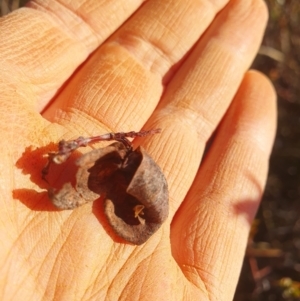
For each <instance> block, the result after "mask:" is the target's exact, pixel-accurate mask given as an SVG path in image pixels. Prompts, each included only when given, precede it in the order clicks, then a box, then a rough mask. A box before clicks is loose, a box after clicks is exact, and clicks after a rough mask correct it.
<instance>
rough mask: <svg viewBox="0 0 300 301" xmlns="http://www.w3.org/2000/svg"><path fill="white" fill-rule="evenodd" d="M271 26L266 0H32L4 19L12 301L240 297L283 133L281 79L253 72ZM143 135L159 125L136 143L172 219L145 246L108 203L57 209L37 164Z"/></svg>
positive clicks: (2, 226) (4, 279) (0, 263)
mask: <svg viewBox="0 0 300 301" xmlns="http://www.w3.org/2000/svg"><path fill="white" fill-rule="evenodd" d="M266 19H267V13H266V8H265V6H264V3H263V2H262V1H260V0H252V1H239V0H232V1H228V0H227V1H226V0H210V1H207V0H188V1H187V0H179V1H178V0H166V1H161V0H148V1H142V0H126V1H125V0H118V1H116V0H109V1H93V0H81V1H80V0H77V1H66V0H61V1H54V0H47V1H45V0H36V1H32V2H29V3H28V5H27V7H26V8H22V9H19V10H17V11H15V12H14V13H11V14H10V15H7V16H6V17H3V18H1V19H0V41H1V45H0V86H1V95H0V110H1V119H0V131H1V132H0V133H1V138H2V139H1V143H0V148H1V156H0V166H1V181H0V193H1V200H0V202H1V211H0V237H1V239H0V242H1V247H0V275H1V281H0V295H1V300H23V301H26V300H230V299H232V296H233V294H234V291H235V287H236V283H237V279H238V276H239V272H240V268H241V263H242V260H243V254H244V251H245V247H246V243H247V235H248V231H249V228H250V225H251V221H252V219H253V217H254V214H255V212H256V209H257V207H258V205H259V201H260V198H261V195H262V192H263V189H264V185H265V180H266V174H267V170H268V158H269V154H270V150H271V147H272V143H273V138H274V132H275V115H276V114H275V95H274V91H273V88H272V86H271V85H270V84H269V82H268V80H267V79H266V78H265V77H264V76H262V75H261V74H259V73H257V72H254V71H247V69H248V68H249V66H250V65H251V62H252V60H253V58H254V56H255V54H256V52H257V50H258V47H259V44H260V42H261V38H262V34H263V31H264V26H265V23H266ZM141 128H144V129H151V128H161V129H162V132H161V134H158V135H154V136H151V137H146V138H140V139H135V141H134V145H135V146H137V145H139V144H140V145H142V146H143V147H144V148H145V149H146V150H147V152H148V153H149V154H151V156H152V157H153V158H154V159H155V161H156V162H157V164H158V165H159V166H160V167H161V169H162V170H163V172H164V174H165V176H166V178H167V181H168V185H169V196H170V197H169V203H170V212H169V218H168V220H167V221H166V222H165V223H164V224H163V226H162V227H161V228H160V229H159V231H158V232H156V233H155V234H154V235H153V236H152V237H151V238H150V239H149V240H148V241H147V242H146V243H145V244H143V245H141V246H134V245H132V244H127V243H124V242H123V241H121V240H120V239H119V238H118V237H116V236H115V235H114V233H113V232H112V230H111V229H110V227H109V226H108V225H107V222H106V220H105V217H104V215H103V209H102V203H101V200H98V201H96V202H94V203H89V204H87V205H84V206H82V207H79V208H77V209H75V210H71V211H68V210H66V211H59V210H56V209H55V208H54V206H53V205H52V204H51V202H50V201H49V199H48V197H47V193H46V189H47V183H46V182H44V181H43V180H42V179H41V170H42V168H43V166H44V165H45V162H46V160H47V159H46V158H45V157H44V156H43V155H44V154H46V153H47V152H49V151H50V150H53V149H54V144H53V143H57V142H58V141H59V140H61V139H74V138H77V137H78V136H92V135H98V134H104V133H106V132H116V131H124V132H125V131H132V130H135V131H138V130H140V129H141ZM213 133H215V134H214V136H213V139H211V140H210V141H211V143H210V146H209V148H208V150H207V152H206V153H205V156H204V158H203V161H202V163H201V166H200V161H201V160H202V157H203V153H204V149H205V147H206V145H207V142H208V140H209V139H210V138H211V137H212V134H213ZM99 146H101V145H100V144H99ZM96 147H98V145H96ZM60 176H61V174H60V172H57V173H55V174H51V176H50V177H52V178H51V179H52V180H55V179H56V178H57V179H58V178H60Z"/></svg>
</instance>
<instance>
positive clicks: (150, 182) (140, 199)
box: [49, 142, 169, 245]
mask: <svg viewBox="0 0 300 301" xmlns="http://www.w3.org/2000/svg"><path fill="white" fill-rule="evenodd" d="M76 164H77V165H78V166H79V168H78V171H77V174H76V187H75V188H74V187H73V186H72V185H71V184H70V183H66V184H65V185H64V186H63V188H62V189H61V190H60V191H59V192H58V193H54V192H53V191H50V192H49V195H50V198H51V199H52V202H53V204H54V205H56V206H57V207H58V208H61V209H73V208H75V207H78V206H81V205H82V204H85V203H87V202H90V201H94V200H96V199H98V198H99V196H104V198H105V201H104V213H105V215H106V217H107V219H108V222H109V224H110V225H111V227H112V228H113V230H114V231H115V232H116V234H117V235H119V236H120V237H122V238H124V239H125V240H126V241H128V242H131V243H133V244H136V245H140V244H142V243H144V242H145V241H146V240H148V239H149V237H150V236H151V235H152V234H153V233H154V232H155V231H157V230H158V229H159V227H160V226H161V224H162V223H163V222H164V221H165V220H166V218H167V217H168V212H169V201H168V186H167V182H166V179H165V177H164V175H163V173H162V171H161V169H160V168H159V166H158V165H157V164H156V163H155V162H154V161H153V159H152V158H151V157H150V156H149V155H148V154H147V153H146V152H145V151H144V150H143V149H142V148H141V147H139V148H137V149H136V150H134V151H132V150H128V149H127V148H126V147H125V146H124V144H123V143H121V142H116V143H113V144H111V145H109V146H107V147H104V148H101V149H96V150H93V151H91V152H89V153H87V154H85V155H83V156H81V157H80V158H79V159H78V160H77V162H76ZM137 205H143V206H144V209H143V210H142V212H141V213H140V214H138V216H137V214H135V209H134V208H135V206H137ZM140 207H141V206H140Z"/></svg>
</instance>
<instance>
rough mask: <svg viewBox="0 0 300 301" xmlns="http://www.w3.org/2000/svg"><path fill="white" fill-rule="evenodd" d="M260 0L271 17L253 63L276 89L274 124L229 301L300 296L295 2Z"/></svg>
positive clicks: (299, 28) (299, 53)
mask: <svg viewBox="0 0 300 301" xmlns="http://www.w3.org/2000/svg"><path fill="white" fill-rule="evenodd" d="M265 2H266V3H267V5H268V7H269V14H270V17H269V22H268V26H267V29H266V33H265V36H264V40H263V43H262V47H261V49H260V52H259V54H258V56H257V58H256V60H255V62H254V64H253V66H252V68H254V69H258V70H260V71H262V72H263V73H265V74H266V75H267V76H268V77H269V78H270V79H271V80H272V82H273V84H274V86H275V88H276V92H277V97H278V129H277V135H276V140H275V144H274V148H273V152H272V156H271V160H270V171H269V177H268V181H267V187H266V190H265V194H264V196H263V200H262V204H261V206H260V209H259V212H258V214H257V217H256V220H255V222H254V224H253V226H252V233H251V234H250V238H249V246H248V250H247V255H246V256H245V260H244V265H243V269H242V273H241V276H240V280H239V284H238V288H237V291H236V294H235V298H234V301H247V300H249V301H250V300H251V301H269V300H270V301H277V300H289V301H291V300H300V260H299V259H300V217H299V212H300V202H299V199H300V197H299V196H300V187H299V183H300V160H299V159H300V139H299V138H300V1H299V0H266V1H265ZM258 22H259V20H258ZM262 101H263V100H262Z"/></svg>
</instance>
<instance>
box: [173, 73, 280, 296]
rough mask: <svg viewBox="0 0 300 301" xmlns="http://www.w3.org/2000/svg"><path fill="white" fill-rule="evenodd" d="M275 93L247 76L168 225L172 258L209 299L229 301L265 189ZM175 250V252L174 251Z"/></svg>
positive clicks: (262, 80) (254, 76)
mask: <svg viewBox="0 0 300 301" xmlns="http://www.w3.org/2000/svg"><path fill="white" fill-rule="evenodd" d="M275 98H276V96H275V93H274V90H273V87H272V86H271V85H270V83H269V81H268V80H267V79H266V78H265V77H264V76H262V75H261V74H259V73H256V72H249V73H247V74H246V76H245V78H244V80H243V82H242V85H241V87H240V89H239V91H238V93H237V95H236V97H235V99H234V101H233V103H232V105H231V106H230V108H229V111H228V112H227V114H226V115H225V117H224V120H223V122H222V123H221V125H220V129H219V130H218V132H217V135H216V138H215V140H214V141H213V144H212V146H211V148H210V149H209V152H208V155H207V157H206V158H205V159H204V163H203V165H202V166H201V168H200V170H199V173H198V175H197V177H196V179H195V182H194V183H193V186H192V188H191V189H190V191H189V193H188V195H187V197H186V199H185V201H184V203H183V204H182V206H181V207H180V208H179V210H178V212H177V213H176V216H175V218H174V220H173V224H172V232H171V239H172V243H173V246H174V248H173V255H174V257H175V258H176V260H177V262H178V263H179V265H180V266H181V269H182V271H183V272H184V274H185V275H186V276H187V278H188V279H189V280H190V281H191V282H192V283H193V284H195V285H196V286H198V287H203V285H204V283H206V286H205V287H206V289H207V291H208V294H209V295H210V298H211V299H214V300H232V297H233V294H234V291H235V287H236V283H237V280H238V276H239V273H240V268H241V264H242V260H243V256H244V252H245V247H246V243H247V237H248V233H249V229H250V226H251V222H252V220H253V217H254V214H255V213H256V210H257V207H258V205H259V202H260V198H261V195H262V193H263V189H264V186H265V181H266V176H267V171H268V160H269V156H270V152H271V148H272V144H273V140H274V135H275V128H276V125H275V123H276V108H275ZM178 246H180V247H178Z"/></svg>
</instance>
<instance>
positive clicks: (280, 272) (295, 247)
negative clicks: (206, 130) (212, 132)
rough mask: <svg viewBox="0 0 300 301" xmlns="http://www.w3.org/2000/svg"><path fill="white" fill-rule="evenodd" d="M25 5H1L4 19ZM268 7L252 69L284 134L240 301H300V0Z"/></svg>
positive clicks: (7, 0) (8, 0)
mask: <svg viewBox="0 0 300 301" xmlns="http://www.w3.org/2000/svg"><path fill="white" fill-rule="evenodd" d="M95 1H97V0H95ZM240 1H249V0H240ZM25 2H27V1H25V0H21V1H19V0H0V15H1V12H2V13H7V12H9V10H12V9H16V8H18V7H19V6H20V5H23V4H24V3H25ZM265 2H266V3H267V5H268V8H269V14H270V19H269V22H268V26H267V29H266V33H265V36H264V40H263V43H262V47H261V48H260V51H259V54H258V56H257V58H256V59H255V62H254V63H253V66H252V68H254V69H258V70H260V71H262V72H263V73H265V74H266V75H267V76H268V77H269V78H270V79H271V80H272V82H273V84H274V86H275V88H276V92H277V95H278V129H277V135H276V141H275V145H274V149H273V153H272V156H271V160H270V172H269V177H268V181H267V187H266V191H265V194H264V197H263V200H262V204H261V207H260V209H259V212H258V214H257V217H256V220H255V221H254V223H253V226H252V231H251V233H250V237H249V245H248V248H247V254H246V256H245V259H244V265H243V268H242V272H241V276H240V280H239V284H238V287H237V291H236V294H235V297H234V301H279V300H288V301H293V300H300V260H299V259H300V217H299V212H300V202H299V199H300V198H299V195H300V187H299V185H298V184H299V183H300V160H299V159H300V139H299V138H300V0H265ZM257 22H260V20H257ZM262 101H264V100H263V99H262Z"/></svg>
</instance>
